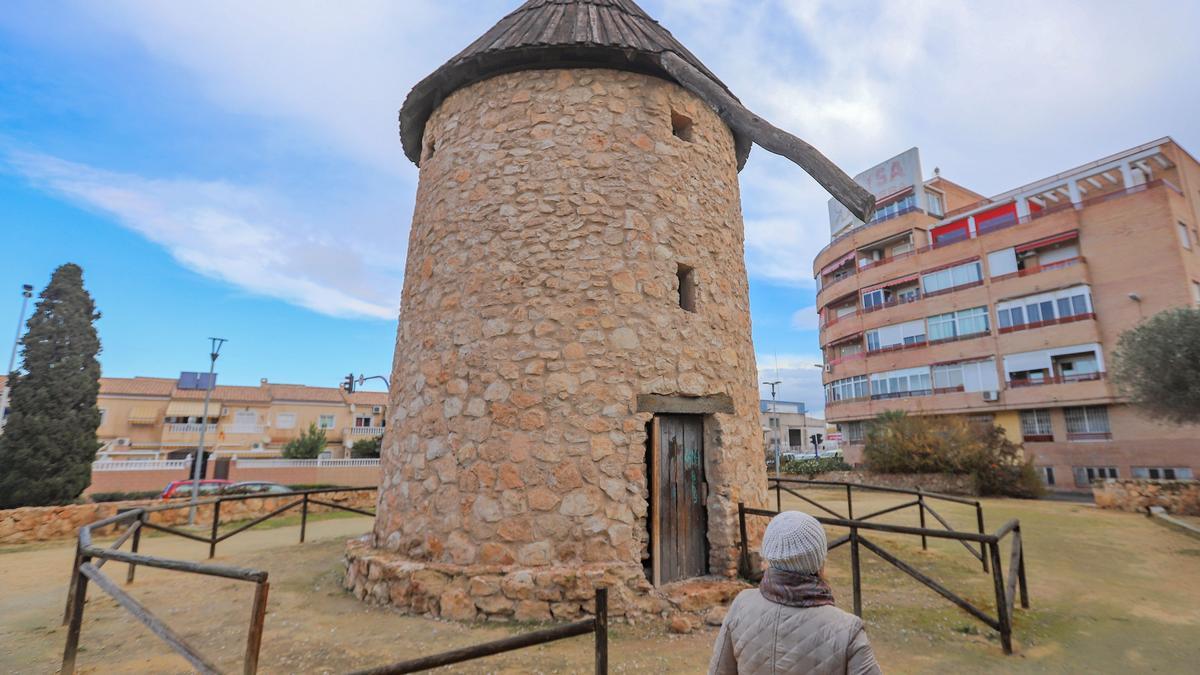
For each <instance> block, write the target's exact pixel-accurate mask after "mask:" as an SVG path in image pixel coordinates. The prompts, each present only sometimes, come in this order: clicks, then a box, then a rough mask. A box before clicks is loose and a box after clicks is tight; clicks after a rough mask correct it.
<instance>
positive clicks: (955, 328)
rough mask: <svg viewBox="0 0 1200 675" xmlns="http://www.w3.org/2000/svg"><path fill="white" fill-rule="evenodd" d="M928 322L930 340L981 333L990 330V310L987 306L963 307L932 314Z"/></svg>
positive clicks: (950, 338) (951, 338)
mask: <svg viewBox="0 0 1200 675" xmlns="http://www.w3.org/2000/svg"><path fill="white" fill-rule="evenodd" d="M928 322H929V341H930V342H937V341H939V340H953V339H955V338H960V337H967V336H970V335H981V334H983V333H987V332H988V311H987V307H972V308H971V309H961V310H959V311H957V312H949V313H947V314H938V315H936V316H931V317H929V319H928Z"/></svg>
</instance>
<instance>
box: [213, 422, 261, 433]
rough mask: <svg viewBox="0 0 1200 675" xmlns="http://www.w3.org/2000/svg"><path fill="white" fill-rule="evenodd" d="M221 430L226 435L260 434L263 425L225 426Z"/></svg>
mask: <svg viewBox="0 0 1200 675" xmlns="http://www.w3.org/2000/svg"><path fill="white" fill-rule="evenodd" d="M222 429H223V431H224V432H225V433H227V434H261V433H262V432H263V425H261V424H226V425H225V426H224V427H223V428H222Z"/></svg>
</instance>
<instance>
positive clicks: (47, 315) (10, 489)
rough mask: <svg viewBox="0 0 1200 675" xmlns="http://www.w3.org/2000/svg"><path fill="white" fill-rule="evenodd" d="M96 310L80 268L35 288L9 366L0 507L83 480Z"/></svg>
mask: <svg viewBox="0 0 1200 675" xmlns="http://www.w3.org/2000/svg"><path fill="white" fill-rule="evenodd" d="M99 318H100V314H99V313H98V312H97V311H96V305H95V303H94V302H92V296H91V295H90V294H89V293H88V292H87V291H86V290H84V288H83V270H82V269H80V268H79V266H78V265H74V264H70V263H68V264H66V265H63V266H61V267H59V268H58V269H56V270H55V271H54V275H53V276H52V277H51V278H50V284H49V285H48V286H46V290H44V291H42V294H41V296H39V298H38V302H37V305H36V307H35V309H34V312H33V316H31V317H30V318H29V322H28V323H27V324H26V326H27V327H28V330H27V331H26V332H25V336H24V337H23V338H21V355H22V367H21V369H20V370H18V371H17V372H15V373H10V374H9V384H10V385H11V389H10V392H9V416H8V422H7V424H6V425H5V427H4V433H3V435H0V508H13V507H17V506H43V505H47V504H61V503H65V502H69V501H71V500H72V499H75V498H76V497H78V496H79V494H80V493H82V492H83V491H84V489H86V488H87V486H88V483H90V482H91V479H92V462H93V461H94V460H95V458H96V450H97V449H98V448H99V443H97V441H96V428H97V427H99V426H100V410H99V409H98V408H97V407H96V395H97V394H98V393H99V392H100V363H99V362H98V361H97V360H96V354H98V353H99V352H100V339H99V337H97V335H96V327H95V326H94V325H93V322H94V321H95V320H96V319H99Z"/></svg>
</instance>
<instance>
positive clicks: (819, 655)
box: [708, 588, 880, 675]
mask: <svg viewBox="0 0 1200 675" xmlns="http://www.w3.org/2000/svg"><path fill="white" fill-rule="evenodd" d="M708 672H709V675H714V674H715V675H726V674H728V675H734V674H740V675H761V674H769V675H785V674H787V675H791V674H793V673H796V674H799V673H806V674H813V675H826V674H830V675H832V674H833V673H837V674H838V675H842V674H843V673H846V674H851V675H858V674H860V673H861V674H868V673H879V672H880V670H879V665H878V664H877V663H876V662H875V654H874V653H872V652H871V645H870V644H869V643H868V642H867V634H866V633H865V632H864V631H863V622H862V619H859V618H858V617H856V616H854V615H853V614H847V613H846V612H843V611H842V610H840V609H838V608H837V607H834V606H832V605H825V606H822V607H803V608H801V607H788V606H786V605H780V604H777V603H774V602H771V601H770V600H767V599H766V598H764V597H763V596H762V594H761V593H759V591H758V589H757V588H752V589H748V590H745V591H742V592H741V593H739V594H738V596H737V597H736V598H734V600H733V604H732V605H730V606H729V613H727V614H726V615H725V622H724V623H723V624H721V632H720V634H719V635H717V644H716V646H715V647H714V649H713V656H712V661H711V662H710V663H709V665H708Z"/></svg>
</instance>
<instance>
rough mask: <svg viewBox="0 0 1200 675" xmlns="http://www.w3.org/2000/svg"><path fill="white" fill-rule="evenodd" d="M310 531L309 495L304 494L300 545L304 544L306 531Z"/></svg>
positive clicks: (301, 510)
mask: <svg viewBox="0 0 1200 675" xmlns="http://www.w3.org/2000/svg"><path fill="white" fill-rule="evenodd" d="M307 529H308V493H307V492H305V493H304V503H303V504H302V505H301V506H300V543H301V544H303V543H304V531H305V530H307Z"/></svg>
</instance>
